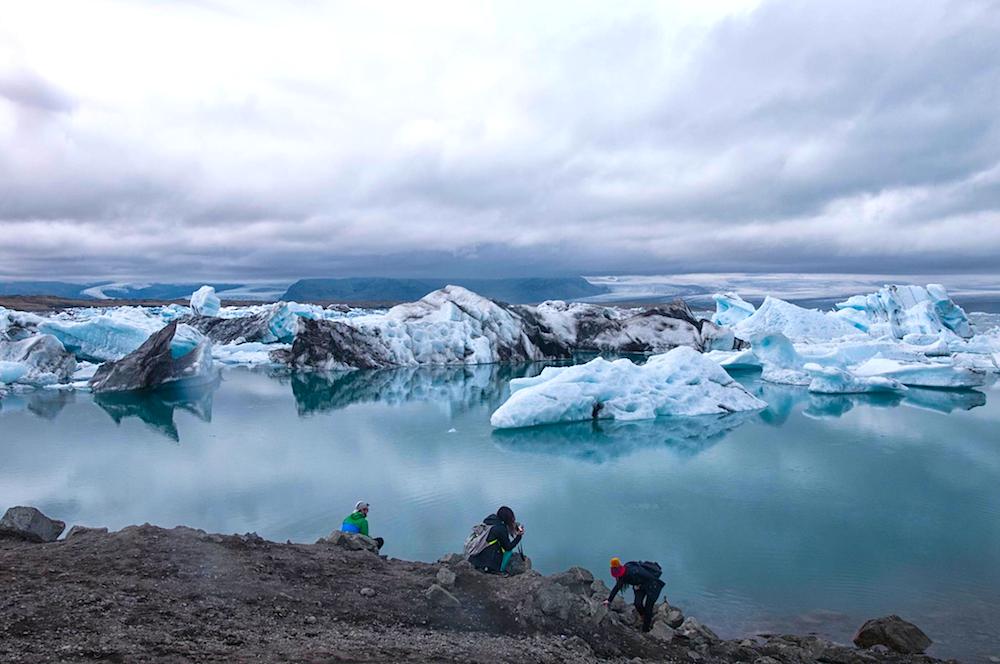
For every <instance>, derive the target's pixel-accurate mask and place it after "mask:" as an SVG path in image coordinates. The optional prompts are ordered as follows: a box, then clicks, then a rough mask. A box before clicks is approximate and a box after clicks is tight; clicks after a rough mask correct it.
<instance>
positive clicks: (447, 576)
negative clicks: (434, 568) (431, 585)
mask: <svg viewBox="0 0 1000 664" xmlns="http://www.w3.org/2000/svg"><path fill="white" fill-rule="evenodd" d="M435 578H436V579H437V582H438V585H440V586H442V587H444V588H451V587H452V586H453V585H455V573H454V572H452V571H451V570H450V569H448V568H447V567H442V568H441V569H439V570H438V573H437V575H436V576H435Z"/></svg>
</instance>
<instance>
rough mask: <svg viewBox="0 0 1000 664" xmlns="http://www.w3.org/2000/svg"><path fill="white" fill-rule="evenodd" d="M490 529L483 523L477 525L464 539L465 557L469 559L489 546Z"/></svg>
mask: <svg viewBox="0 0 1000 664" xmlns="http://www.w3.org/2000/svg"><path fill="white" fill-rule="evenodd" d="M489 537H490V527H489V526H487V525H486V524H485V523H477V524H476V525H474V526H473V527H472V532H471V533H469V536H468V537H466V538H465V557H466V558H470V557H472V556H474V555H476V554H477V553H481V552H482V551H483V549H485V548H486V547H488V546H489V545H490V543H489Z"/></svg>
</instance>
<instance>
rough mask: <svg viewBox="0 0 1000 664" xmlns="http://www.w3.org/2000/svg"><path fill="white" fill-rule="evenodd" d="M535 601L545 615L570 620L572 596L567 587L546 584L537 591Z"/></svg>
mask: <svg viewBox="0 0 1000 664" xmlns="http://www.w3.org/2000/svg"><path fill="white" fill-rule="evenodd" d="M535 601H536V602H537V604H538V608H539V610H540V611H541V612H542V613H544V614H545V615H547V616H552V617H559V618H560V619H561V620H567V619H568V618H569V614H570V605H571V602H572V595H571V594H570V592H569V590H567V589H566V588H565V587H563V586H560V585H558V584H554V583H544V584H542V585H540V586H539V587H538V588H537V589H536V590H535Z"/></svg>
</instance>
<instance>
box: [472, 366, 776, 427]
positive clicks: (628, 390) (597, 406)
mask: <svg viewBox="0 0 1000 664" xmlns="http://www.w3.org/2000/svg"><path fill="white" fill-rule="evenodd" d="M510 387H511V390H512V392H513V393H512V394H511V396H510V398H509V399H508V400H507V401H506V402H505V403H504V404H503V405H502V406H500V408H498V409H497V410H496V412H494V413H493V416H492V417H491V418H490V423H491V424H492V425H493V426H494V427H497V428H499V429H511V428H516V427H528V426H534V425H537V424H547V423H552V422H573V421H579V420H589V419H615V420H643V419H651V418H654V417H657V416H659V415H710V414H716V413H733V412H738V411H748V410H758V409H761V408H765V407H766V406H767V404H766V403H764V402H763V401H761V400H760V399H758V398H757V397H755V396H753V395H751V394H750V393H749V392H747V391H746V390H745V389H743V387H742V386H741V385H740V384H739V383H737V382H736V381H735V380H733V378H732V377H730V376H729V374H727V373H726V371H725V370H724V369H723V368H722V367H720V366H719V365H718V364H716V363H715V362H713V361H712V360H710V359H708V358H706V357H704V356H703V355H702V354H701V353H699V352H698V351H696V350H694V349H692V348H687V347H686V346H681V347H678V348H675V349H673V350H671V351H669V352H667V353H664V354H662V355H654V356H653V357H651V358H649V361H648V362H646V364H643V365H637V364H635V363H633V362H632V361H631V360H626V359H623V360H615V361H613V362H611V361H608V360H605V359H603V358H597V359H595V360H591V361H590V362H588V363H587V364H583V365H578V366H573V367H547V368H545V369H544V370H542V373H541V374H540V375H538V376H536V377H534V378H518V379H514V380H512V381H511V382H510Z"/></svg>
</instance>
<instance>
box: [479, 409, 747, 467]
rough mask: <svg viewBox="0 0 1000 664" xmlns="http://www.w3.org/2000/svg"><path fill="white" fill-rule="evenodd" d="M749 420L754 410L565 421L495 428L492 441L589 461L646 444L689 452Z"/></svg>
mask: <svg viewBox="0 0 1000 664" xmlns="http://www.w3.org/2000/svg"><path fill="white" fill-rule="evenodd" d="M755 419H757V413H756V412H743V413H731V414H727V415H698V416H693V417H660V418H657V419H655V420H641V421H637V422H622V421H618V420H594V421H592V422H567V423H564V424H548V425H543V426H536V427H524V428H520V429H496V430H494V431H493V441H494V442H495V443H496V445H497V446H499V447H500V448H502V449H506V450H510V451H514V452H530V453H533V454H551V455H557V456H566V457H570V458H573V459H578V460H581V461H588V462H591V463H604V462H606V461H610V460H612V459H617V458H619V457H622V456H627V455H629V454H632V453H634V452H636V451H637V450H640V449H649V448H663V449H665V450H668V451H670V452H672V453H674V454H677V455H679V456H693V455H695V454H698V453H699V452H701V451H703V450H705V449H707V448H709V447H711V446H712V445H714V444H715V443H716V442H718V441H720V440H722V439H723V438H724V437H725V436H726V434H728V433H730V432H731V431H733V430H734V429H736V428H737V427H740V426H742V425H743V424H746V423H747V422H750V421H752V420H755Z"/></svg>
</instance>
